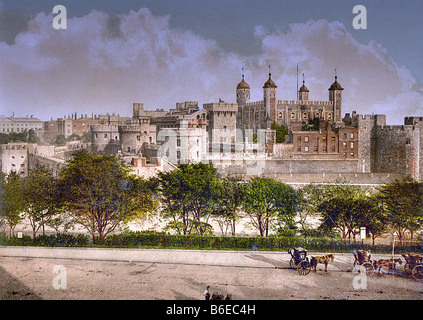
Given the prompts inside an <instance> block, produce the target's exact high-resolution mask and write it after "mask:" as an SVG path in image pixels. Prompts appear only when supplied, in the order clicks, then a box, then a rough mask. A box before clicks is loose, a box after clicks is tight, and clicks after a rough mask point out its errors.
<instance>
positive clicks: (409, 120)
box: [404, 116, 423, 125]
mask: <svg viewBox="0 0 423 320" xmlns="http://www.w3.org/2000/svg"><path fill="white" fill-rule="evenodd" d="M404 124H405V125H417V124H423V117H416V116H409V117H405V118H404Z"/></svg>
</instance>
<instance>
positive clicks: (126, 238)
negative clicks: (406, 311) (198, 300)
mask: <svg viewBox="0 0 423 320" xmlns="http://www.w3.org/2000/svg"><path fill="white" fill-rule="evenodd" d="M94 244H95V245H97V246H100V247H108V248H116V247H117V248H174V249H178V248H179V249H213V250H278V251H287V250H288V249H290V248H294V247H303V248H305V249H307V250H308V251H317V252H351V251H352V250H354V249H364V250H368V251H371V252H372V253H390V252H391V251H392V246H391V245H375V246H372V245H369V244H361V243H359V242H357V243H349V242H344V241H343V240H342V239H341V238H329V237H304V236H301V237H287V236H277V235H272V236H269V237H268V238H263V237H259V236H257V237H224V236H221V237H217V236H200V235H198V234H190V235H179V234H175V235H171V234H167V233H164V232H150V231H137V232H124V233H121V234H112V235H109V236H107V237H106V238H105V240H104V243H103V244H102V245H100V244H99V243H98V238H97V240H96V241H94ZM0 245H10V246H34V245H35V246H46V247H86V246H90V245H91V241H90V237H89V236H88V235H83V234H79V235H77V236H75V235H72V234H66V233H64V234H56V235H49V236H46V235H40V236H37V237H36V238H35V240H33V239H32V238H31V237H29V236H23V237H22V238H21V239H18V238H17V237H11V238H8V237H6V236H0ZM408 252H423V247H422V245H414V246H403V247H395V253H396V254H400V253H408Z"/></svg>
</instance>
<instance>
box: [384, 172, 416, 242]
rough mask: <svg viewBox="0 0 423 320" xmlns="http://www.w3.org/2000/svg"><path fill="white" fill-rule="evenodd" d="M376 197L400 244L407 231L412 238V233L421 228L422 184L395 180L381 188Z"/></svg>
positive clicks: (406, 180)
mask: <svg viewBox="0 0 423 320" xmlns="http://www.w3.org/2000/svg"><path fill="white" fill-rule="evenodd" d="M377 197H378V200H379V201H380V202H381V204H382V207H383V209H384V210H385V211H386V213H387V219H388V221H389V224H390V226H391V227H392V228H393V229H394V230H395V232H396V234H397V236H398V240H399V241H400V244H402V241H403V240H404V235H405V232H406V231H407V230H408V231H409V232H410V233H411V238H412V237H413V233H414V232H415V231H417V230H419V229H420V228H421V227H422V222H423V218H422V217H423V183H421V182H416V181H414V180H412V179H405V180H402V181H398V180H397V181H394V182H391V183H388V184H386V185H384V186H382V187H381V188H380V189H379V193H378V196H377Z"/></svg>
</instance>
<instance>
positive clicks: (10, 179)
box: [0, 171, 24, 236]
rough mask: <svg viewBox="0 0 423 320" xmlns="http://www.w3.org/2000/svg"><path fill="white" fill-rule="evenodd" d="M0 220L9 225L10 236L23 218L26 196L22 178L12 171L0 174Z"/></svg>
mask: <svg viewBox="0 0 423 320" xmlns="http://www.w3.org/2000/svg"><path fill="white" fill-rule="evenodd" d="M0 191H1V192H0V222H1V223H5V224H7V225H8V226H9V230H10V236H12V235H13V231H14V228H15V227H16V225H18V224H19V223H20V222H21V220H22V219H23V215H22V214H21V213H22V212H23V210H24V203H23V200H24V197H23V192H22V191H23V186H22V178H21V177H20V176H19V174H18V173H16V172H14V171H12V172H10V173H9V175H7V176H6V175H4V174H3V173H1V174H0Z"/></svg>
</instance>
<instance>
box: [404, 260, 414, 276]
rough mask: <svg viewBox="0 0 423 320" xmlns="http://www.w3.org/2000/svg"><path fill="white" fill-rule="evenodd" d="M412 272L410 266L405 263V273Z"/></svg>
mask: <svg viewBox="0 0 423 320" xmlns="http://www.w3.org/2000/svg"><path fill="white" fill-rule="evenodd" d="M412 270H413V268H412V266H411V265H410V264H409V263H408V262H406V263H405V266H404V271H405V273H408V274H410V273H411V271H412Z"/></svg>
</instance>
